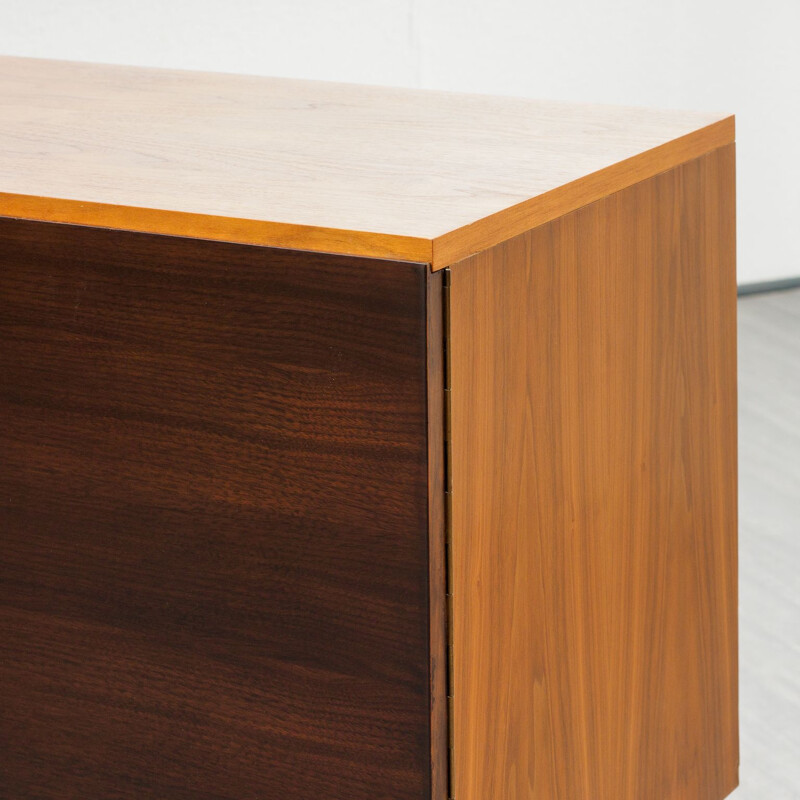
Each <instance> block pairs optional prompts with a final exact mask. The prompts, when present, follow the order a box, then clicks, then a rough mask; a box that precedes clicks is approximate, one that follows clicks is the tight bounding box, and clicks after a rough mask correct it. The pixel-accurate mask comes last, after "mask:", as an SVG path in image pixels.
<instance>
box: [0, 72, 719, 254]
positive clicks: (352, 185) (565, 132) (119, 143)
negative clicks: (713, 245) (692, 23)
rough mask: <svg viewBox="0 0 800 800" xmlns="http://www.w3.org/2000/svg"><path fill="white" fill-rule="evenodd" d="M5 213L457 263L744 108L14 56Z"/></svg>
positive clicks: (1, 75)
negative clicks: (700, 108) (685, 107)
mask: <svg viewBox="0 0 800 800" xmlns="http://www.w3.org/2000/svg"><path fill="white" fill-rule="evenodd" d="M0 112H2V118H3V125H2V128H0V215H3V216H9V217H21V218H28V219H40V220H49V221H54V222H65V223H75V224H84V225H95V226H106V227H116V228H123V229H130V230H141V231H149V232H153V233H162V234H175V235H182V236H191V237H197V238H205V239H223V240H227V241H238V242H245V243H251V244H262V245H273V246H276V247H287V248H295V249H305V250H316V251H329V252H340V253H348V254H354V255H367V256H375V257H381V258H389V259H407V260H413V261H419V262H430V263H432V264H433V265H434V267H435V268H437V269H438V268H440V267H444V266H447V265H449V264H450V263H453V262H455V261H458V260H459V259H461V258H464V257H466V256H468V255H470V254H471V253H474V252H476V251H478V250H480V249H483V248H486V247H489V246H492V245H494V244H497V243H498V242H501V241H503V240H505V239H508V238H509V237H511V236H514V235H516V234H518V233H521V232H522V231H523V230H527V229H529V228H531V227H533V226H534V225H537V224H540V223H543V222H546V221H548V220H550V219H554V218H556V217H558V216H560V215H562V214H565V213H568V212H570V211H572V210H574V209H576V208H578V207H580V206H583V205H585V204H586V203H589V202H592V201H594V200H596V199H598V198H599V197H601V196H603V195H606V194H609V193H611V192H614V191H617V190H619V189H621V188H624V187H625V186H628V185H631V184H632V183H635V182H636V181H639V180H643V179H645V178H648V177H650V176H652V175H653V174H655V173H657V172H660V171H663V170H666V169H669V168H670V167H673V166H675V165H677V164H679V163H682V162H683V161H685V160H687V159H691V158H694V157H696V156H699V155H701V154H703V153H705V152H708V151H710V150H713V149H714V148H716V147H719V146H722V145H724V144H727V143H728V142H731V141H733V136H734V130H733V128H734V125H733V118H732V117H727V116H725V115H720V114H701V113H696V112H676V111H653V110H647V109H631V108H615V107H606V106H591V105H568V104H561V103H553V102H543V101H534V100H524V99H514V98H496V97H486V96H476V95H462V94H448V93H443V92H428V91H419V90H417V91H414V90H405V89H385V88H379V87H368V86H347V85H341V84H331V83H315V82H309V81H295V80H286V79H276V78H255V77H247V76H233V75H210V74H206V73H190V72H179V71H168V70H152V69H141V68H131V67H119V66H98V65H89V64H72V63H67V62H52V61H39V60H35V59H20V58H0Z"/></svg>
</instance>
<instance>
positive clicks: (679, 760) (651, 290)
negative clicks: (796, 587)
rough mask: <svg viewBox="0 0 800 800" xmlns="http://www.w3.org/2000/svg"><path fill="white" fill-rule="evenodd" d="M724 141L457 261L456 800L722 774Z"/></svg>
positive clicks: (638, 796) (693, 794)
mask: <svg viewBox="0 0 800 800" xmlns="http://www.w3.org/2000/svg"><path fill="white" fill-rule="evenodd" d="M734 247H735V233H734V150H733V147H732V146H729V147H725V148H721V149H719V150H717V151H715V152H714V153H712V154H709V155H707V156H705V157H703V158H701V159H698V160H695V161H692V162H690V163H687V164H685V165H683V166H681V167H679V168H677V169H674V170H672V171H669V172H666V173H664V174H662V175H659V176H657V177H654V178H652V179H650V180H648V181H645V182H643V183H641V184H637V185H636V186H633V187H631V188H629V189H626V190H624V191H621V192H619V193H617V194H614V195H613V196H610V197H608V198H606V199H604V200H601V201H599V202H596V203H594V204H592V205H590V206H587V207H586V208H583V209H581V210H579V211H576V212H574V213H572V214H570V215H568V216H566V217H564V218H563V219H559V220H557V221H555V222H552V223H549V224H547V225H545V226H542V227H539V228H537V229H535V230H533V231H530V232H528V233H526V234H524V235H521V236H519V237H517V238H515V239H512V240H510V241H509V242H507V243H505V244H503V245H501V246H499V247H496V248H494V249H492V250H490V251H488V252H486V253H482V254H480V255H478V256H475V257H474V258H471V259H469V260H467V261H464V262H462V263H461V264H458V265H456V266H454V267H453V269H452V284H451V287H450V292H451V328H450V341H451V346H452V362H451V374H452V378H451V381H452V392H451V394H452V400H451V403H452V418H451V424H452V447H453V453H452V485H453V534H452V536H453V544H452V548H453V562H454V564H453V570H454V574H453V626H454V655H453V658H454V676H455V678H454V688H453V694H454V725H455V761H454V765H455V775H454V780H455V792H454V793H455V797H456V798H457V800H486V798H492V800H556V799H557V798H560V800H643V799H644V798H646V800H720V798H722V797H724V796H725V795H727V794H728V793H729V792H730V791H732V790H733V788H734V787H735V786H736V783H737V771H738V770H737V768H738V735H737V655H736V648H737V625H736V613H737V611H736V609H737V599H736V598H737V568H736V513H737V512H736V503H737V498H736V482H737V481H736V328H735V303H736V279H735V263H734V262H735V253H734Z"/></svg>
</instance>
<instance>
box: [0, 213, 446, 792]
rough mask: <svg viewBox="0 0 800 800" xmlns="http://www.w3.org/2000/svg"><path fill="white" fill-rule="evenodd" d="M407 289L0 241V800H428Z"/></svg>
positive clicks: (426, 683)
mask: <svg viewBox="0 0 800 800" xmlns="http://www.w3.org/2000/svg"><path fill="white" fill-rule="evenodd" d="M427 274H428V269H427V266H426V265H421V264H403V263H387V262H381V263H377V262H374V261H370V260H361V259H356V258H346V257H334V256H326V255H321V254H312V253H300V252H293V251H286V250H271V249H266V248H258V247H247V246H238V245H230V244H223V243H216V242H203V241H196V240H190V239H174V238H169V237H159V236H150V235H145V234H132V233H124V232H113V231H105V230H99V229H91V228H75V227H70V226H62V225H55V224H47V223H31V222H19V221H13V220H9V219H2V220H0V376H2V381H1V382H0V420H2V425H0V532H1V535H0V796H2V797H3V798H14V800H28V798H37V800H45V799H47V798H52V799H53V800H64V798H131V800H133V799H134V798H135V799H136V800H142V798H169V799H170V800H272V799H273V798H276V799H277V798H280V800H290V799H291V800H295V799H297V800H300V799H301V798H302V800H308V798H335V799H336V800H354V798H358V799H359V800H375V799H376V798H396V799H397V800H407V799H408V798H419V799H420V800H427V798H429V797H430V709H429V703H430V701H429V696H430V674H429V673H430V670H429V656H428V654H429V625H430V621H429V599H428V558H429V554H428V533H427V532H428V476H427V461H428V449H427V448H428V433H427V393H426V371H427V332H426V280H427Z"/></svg>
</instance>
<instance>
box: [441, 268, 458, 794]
mask: <svg viewBox="0 0 800 800" xmlns="http://www.w3.org/2000/svg"><path fill="white" fill-rule="evenodd" d="M442 304H443V309H442V320H443V325H442V328H443V332H444V333H443V336H442V340H443V342H442V343H443V347H444V475H445V477H444V486H445V524H444V530H445V548H444V550H445V556H444V557H445V586H446V589H445V592H446V595H447V610H446V619H447V750H448V758H447V796H448V798H449V800H454V794H455V793H454V774H455V773H454V770H453V737H454V726H453V558H452V555H453V552H452V545H453V536H452V534H453V513H452V512H453V502H452V501H453V470H452V437H451V428H450V419H451V417H450V396H451V395H450V388H451V380H450V356H451V352H450V270H449V269H445V270H444V276H443V284H442Z"/></svg>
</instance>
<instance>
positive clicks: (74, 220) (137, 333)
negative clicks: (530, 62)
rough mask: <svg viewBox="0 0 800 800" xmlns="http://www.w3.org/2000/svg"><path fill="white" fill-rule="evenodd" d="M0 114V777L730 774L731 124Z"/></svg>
mask: <svg viewBox="0 0 800 800" xmlns="http://www.w3.org/2000/svg"><path fill="white" fill-rule="evenodd" d="M0 103H2V105H3V108H4V115H3V119H4V122H3V126H2V129H0V420H1V421H2V424H0V796H1V797H3V798H8V799H9V800H33V798H36V799H37V800H44V799H47V800H63V799H64V798H67V797H69V798H73V797H74V798H104V799H105V798H126V799H127V798H136V799H137V800H141V798H164V800H173V799H174V800H184V799H185V800H272V799H273V798H276V799H277V798H280V800H295V799H297V800H299V799H300V798H303V800H306V799H307V798H310V797H314V798H326V799H327V800H361V799H362V798H363V800H368V799H369V800H378V798H386V800H389V799H390V798H391V800H395V799H397V800H411V799H412V798H418V799H419V800H446V798H448V797H452V798H455V800H550V799H551V798H561V799H562V800H678V799H679V798H680V800H721V798H723V797H724V796H726V795H727V794H728V793H730V792H731V791H732V790H733V788H734V787H735V786H736V783H737V772H738V734H737V724H738V723H737V658H736V647H737V632H736V630H737V628H736V604H737V595H736V580H737V573H736V356H735V353H736V348H735V341H736V336H735V334H736V331H735V300H736V281H735V209H734V145H733V120H732V118H726V117H719V116H715V115H708V114H698V113H677V112H654V111H644V110H631V109H616V108H605V107H593V106H587V107H583V106H569V105H563V104H555V103H542V102H535V101H530V100H513V99H508V98H505V99H500V98H490V97H473V96H469V95H448V94H439V93H429V92H421V91H407V90H399V89H379V88H374V87H372V88H371V87H355V86H343V85H336V84H324V83H310V82H303V81H291V80H277V79H264V78H250V77H235V76H216V75H204V74H199V73H197V74H195V73H181V72H166V71H158V70H145V69H132V68H123V67H99V66H90V65H80V64H68V63H59V62H48V61H35V60H27V59H13V58H4V59H0Z"/></svg>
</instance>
